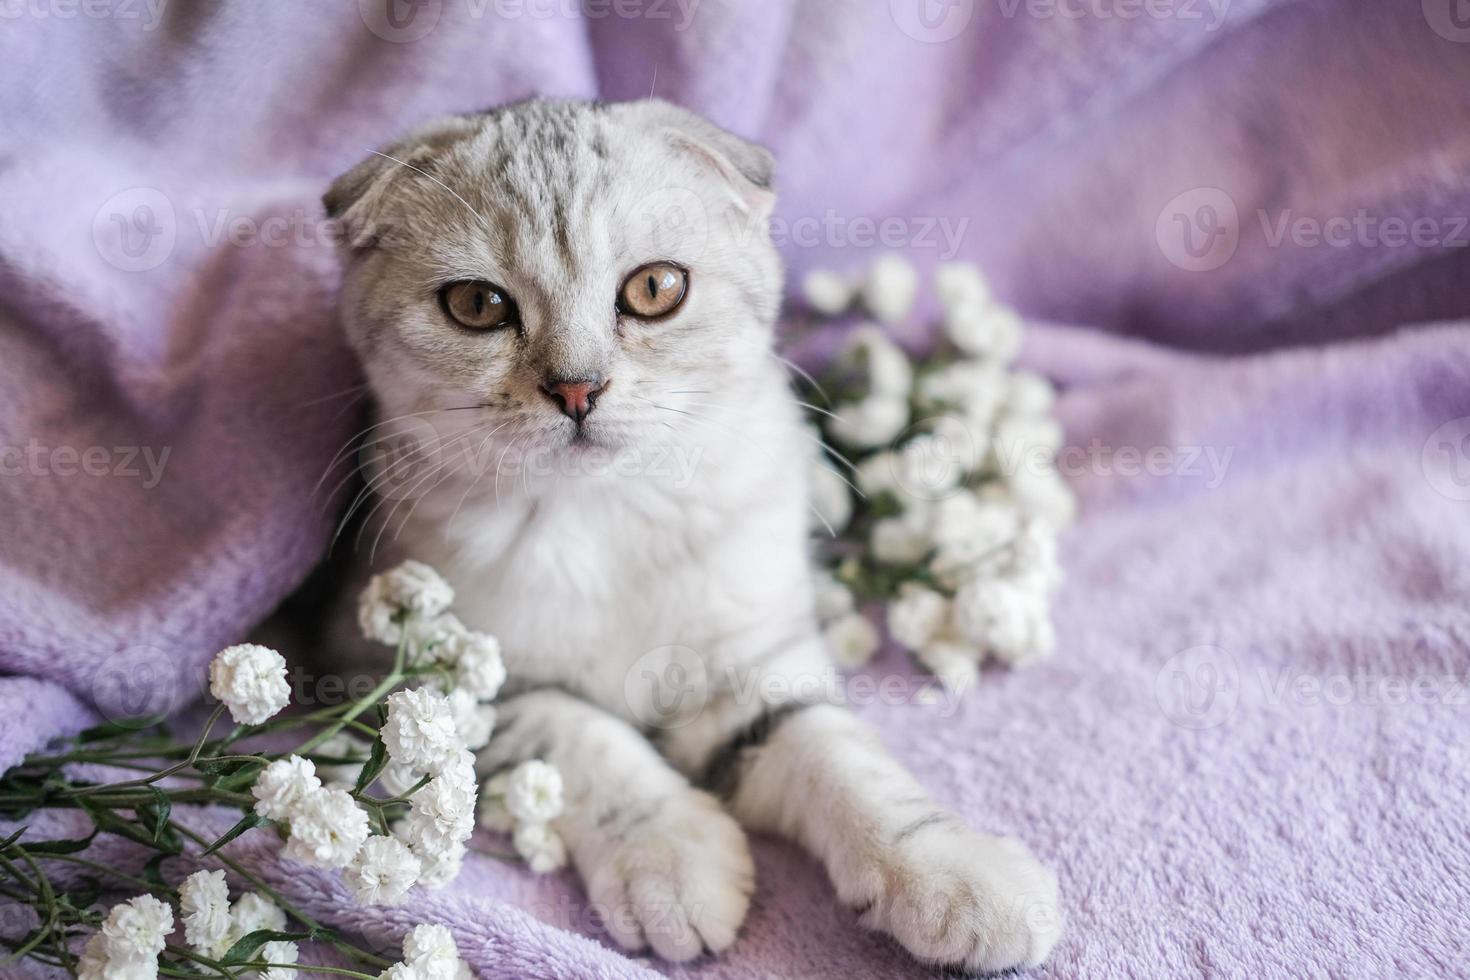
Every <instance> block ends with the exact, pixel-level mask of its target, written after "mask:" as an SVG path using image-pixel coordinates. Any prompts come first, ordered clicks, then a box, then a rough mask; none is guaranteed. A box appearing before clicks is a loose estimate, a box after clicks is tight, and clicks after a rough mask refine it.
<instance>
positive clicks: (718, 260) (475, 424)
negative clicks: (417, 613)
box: [325, 100, 1060, 970]
mask: <svg viewBox="0 0 1470 980" xmlns="http://www.w3.org/2000/svg"><path fill="white" fill-rule="evenodd" d="M772 166H773V164H772V159H771V156H770V154H769V153H768V152H767V151H766V150H764V149H763V148H761V147H759V146H756V145H754V144H751V143H748V142H746V141H744V140H742V139H739V138H737V137H735V136H733V135H731V134H730V133H727V132H725V131H723V130H721V129H719V128H717V127H715V126H713V125H712V124H710V123H708V122H706V121H705V120H703V119H701V118H699V117H698V116H695V115H693V114H692V113H689V112H686V111H684V110H681V109H678V108H676V107H674V106H672V105H669V104H667V103H664V102H660V101H644V102H634V103H626V104H601V103H581V102H553V101H544V100H533V101H528V102H522V103H518V104H515V105H511V106H507V107H504V108H501V109H497V110H493V111H490V112H485V113H480V114H475V115H465V116H455V117H450V118H447V119H441V120H439V121H436V122H433V123H430V124H429V125H427V126H425V127H423V128H421V129H419V130H418V131H416V132H414V133H413V134H412V135H410V136H408V137H406V138H404V139H402V140H400V141H398V142H396V143H394V144H392V145H391V146H389V147H387V148H385V149H384V150H383V151H382V153H376V154H374V155H372V156H370V157H368V158H367V159H366V160H364V161H363V162H362V163H361V164H359V165H358V166H357V167H355V168H354V169H353V170H351V171H350V172H348V173H347V174H346V175H344V176H343V177H341V178H340V179H338V180H337V182H336V183H335V184H334V185H333V186H332V188H331V190H330V191H329V192H328V194H327V195H326V198H325V203H326V206H327V210H328V212H329V213H330V214H331V215H332V216H333V217H334V218H337V219H340V221H341V223H342V226H343V228H344V230H345V232H346V234H347V236H348V239H349V244H348V246H347V247H345V248H344V255H345V266H346V269H345V279H344V284H343V289H342V307H343V314H344V319H345V324H346V327H347V330H348V332H349V335H350V338H351V341H352V343H353V345H354V346H355V348H356V350H357V351H358V352H359V354H360V356H361V358H362V362H363V365H364V367H365V370H366V372H367V376H368V379H369V381H370V384H371V387H372V391H373V392H374V394H375V396H376V402H377V406H378V411H379V418H380V419H381V420H382V423H381V425H380V428H378V429H377V430H375V431H374V433H373V437H374V438H373V441H374V442H376V443H377V444H378V445H385V444H388V443H390V442H392V441H393V440H394V439H396V438H399V437H403V436H405V435H406V436H407V437H408V438H409V439H411V440H412V442H413V443H414V444H415V445H416V446H417V452H418V455H417V456H416V457H414V458H413V459H412V460H411V461H412V462H413V463H415V464H416V465H411V466H407V467H406V469H405V467H403V466H398V465H394V464H388V463H382V462H381V461H380V463H379V464H378V465H374V466H372V467H370V475H369V479H370V486H371V487H372V488H373V489H375V490H378V491H379V494H380V496H379V499H378V500H377V502H376V503H373V504H372V505H371V506H372V509H373V511H374V512H375V516H374V517H373V518H372V519H369V521H368V522H367V523H366V524H365V525H364V530H365V532H366V535H367V536H370V537H371V538H372V539H373V542H374V543H373V547H372V548H371V549H369V548H368V546H367V544H368V540H367V538H365V539H364V540H363V546H362V548H361V549H360V553H361V554H363V555H367V554H368V553H369V551H371V552H372V553H374V555H375V557H376V565H375V567H380V568H381V567H385V566H387V565H388V564H391V563H393V562H396V561H398V560H400V559H401V558H404V557H412V558H417V559H419V560H421V561H425V562H428V563H429V564H431V565H433V566H434V567H435V568H437V569H438V570H439V571H440V572H442V573H443V574H444V575H445V576H446V577H447V578H448V579H449V580H450V582H451V583H452V584H453V585H454V587H455V589H456V592H457V603H456V608H457V610H458V611H459V613H460V614H461V617H462V618H463V619H464V620H465V621H466V622H467V623H468V624H469V625H470V626H471V627H473V628H476V629H482V630H485V631H487V632H491V633H494V634H495V635H496V636H498V637H499V638H500V641H501V644H502V648H503V650H504V653H505V658H506V663H507V667H508V669H509V671H510V676H511V679H512V682H513V684H515V685H516V686H515V687H514V688H513V689H511V690H509V692H508V695H507V696H506V697H505V699H504V701H503V703H502V706H501V710H500V722H499V725H498V728H497V732H496V735H495V738H494V739H493V741H492V742H491V744H490V746H489V748H488V749H486V750H485V753H484V754H483V756H482V762H483V763H484V765H485V767H487V771H490V770H494V769H498V768H501V767H504V766H509V765H513V764H515V763H517V762H520V761H523V760H525V759H529V758H544V759H546V760H548V761H550V762H552V763H554V764H555V765H556V766H558V767H559V768H560V770H561V772H562V774H563V778H564V780H565V787H566V795H567V800H568V805H567V810H566V815H565V816H564V817H562V818H561V819H560V820H559V821H558V822H557V823H556V829H557V830H558V831H559V832H560V833H561V835H562V836H563V837H564V839H565V840H566V842H567V845H568V848H569V851H570V853H571V856H572V859H573V861H574V863H575V865H576V867H577V869H578V870H579V871H580V873H581V875H582V878H583V880H584V881H585V883H586V887H587V891H588V894H589V897H590V899H591V901H592V902H593V903H594V906H595V907H597V908H598V909H599V910H600V911H601V912H602V914H603V918H604V921H605V924H606V927H607V929H608V930H609V931H610V933H611V935H612V937H613V938H614V939H615V940H616V941H617V942H618V943H620V944H621V945H623V946H625V947H626V948H628V949H630V950H636V949H642V948H646V947H650V946H651V947H652V949H653V950H654V951H655V952H656V953H657V954H659V955H660V956H663V957H665V958H668V959H671V960H687V959H690V958H692V957H695V956H697V955H699V954H700V953H701V952H702V951H704V950H710V951H714V952H719V951H721V950H724V949H726V948H727V947H729V946H730V944H731V943H733V942H734V941H735V937H736V933H737V931H738V930H739V928H740V925H741V921H742V920H743V919H744V917H745V914H746V910H747V908H748V906H749V902H750V895H751V891H752V885H753V882H752V878H753V873H754V868H753V865H752V863H751V858H750V854H749V851H748V849H747V844H746V838H745V830H744V829H742V828H745V829H748V830H754V831H768V832H773V833H776V834H780V835H782V836H785V837H788V838H790V839H792V840H795V841H797V842H799V843H800V844H801V845H802V846H804V847H805V848H807V849H808V850H810V851H811V852H812V853H813V854H814V855H816V857H817V858H818V859H820V861H821V862H822V864H823V865H824V866H825V867H826V869H827V872H828V874H829V875H830V877H831V879H832V882H833V885H834V886H835V888H836V892H837V898H838V900H839V901H841V902H842V903H844V904H845V905H847V906H849V907H851V908H853V909H857V910H859V912H860V914H861V917H862V921H863V923H864V924H865V925H867V926H870V927H872V928H876V929H881V930H883V931H885V932H887V933H890V934H891V935H893V936H894V937H895V938H897V939H898V941H899V942H901V943H902V944H903V945H904V946H905V947H907V948H908V949H909V950H910V951H911V952H912V953H913V954H914V955H915V956H916V957H918V958H919V959H921V960H923V961H925V962H928V963H936V964H946V965H954V966H959V967H964V968H969V969H984V970H998V969H1004V968H1007V967H1012V966H1017V965H1029V964H1035V963H1038V962H1040V961H1041V960H1042V959H1043V958H1044V957H1045V956H1046V955H1047V954H1048V952H1049V951H1050V950H1051V947H1052V946H1053V944H1054V943H1055V942H1056V940H1057V937H1058V935H1059V934H1060V925H1059V917H1058V914H1057V897H1056V880H1055V878H1054V876H1053V875H1052V874H1051V873H1050V872H1049V871H1047V870H1046V869H1045V868H1043V867H1042V866H1041V865H1040V864H1038V863H1037V862H1036V861H1035V860H1034V859H1033V858H1032V857H1031V855H1030V854H1029V853H1028V852H1027V850H1026V848H1025V847H1024V846H1022V845H1021V844H1020V843H1018V842H1016V841H1014V840H1006V839H998V838H994V837H987V836H983V835H980V834H977V833H975V832H973V831H971V830H970V829H968V828H967V827H966V826H965V825H964V824H963V823H962V822H961V820H960V819H959V818H958V817H956V816H955V815H953V814H951V813H949V812H947V811H945V810H944V809H943V808H942V807H940V806H938V805H937V804H936V803H935V802H934V801H933V800H931V799H930V798H929V796H928V794H926V793H925V792H924V790H923V788H922V787H921V786H920V785H919V784H918V783H917V782H916V781H915V780H914V778H913V777H912V776H910V775H909V774H908V773H907V772H905V771H904V769H903V768H902V767H900V766H899V765H898V764H897V763H896V762H895V761H894V760H893V759H891V758H890V757H889V756H888V755H887V754H886V753H885V751H884V750H883V747H882V745H881V743H880V741H879V739H878V738H877V737H876V736H875V735H874V733H873V732H871V731H870V730H869V729H868V728H866V727H865V726H864V725H863V724H862V723H860V722H859V721H858V720H857V719H856V718H855V717H853V716H852V715H851V714H849V713H848V712H847V711H845V710H842V709H841V708H838V707H835V706H832V705H828V704H823V703H821V701H820V694H821V692H822V691H823V690H826V688H825V687H824V685H823V683H822V679H823V678H825V677H827V676H828V675H829V674H830V672H831V671H832V670H833V667H832V665H831V663H830V661H829V657H828V655H827V653H826V651H825V650H824V649H823V645H822V640H821V636H820V633H819V631H818V628H817V625H816V621H815V615H814V610H813V601H814V600H813V585H812V567H811V563H810V560H809V557H808V553H807V528H808V508H807V488H806V485H805V481H804V476H803V474H804V472H805V466H804V465H803V464H804V461H805V460H806V458H807V457H808V455H809V454H810V453H811V452H812V451H813V450H812V442H811V437H810V436H809V435H808V433H807V432H806V430H805V429H804V427H803V422H802V416H801V413H800V411H799V409H798V406H797V405H796V403H795V401H794V398H793V396H792V394H791V393H790V391H789V388H788V384H787V378H786V375H785V372H784V369H783V367H782V366H781V364H780V363H779V361H778V359H777V358H776V357H775V356H774V354H773V353H772V349H771V348H772V339H773V329H774V324H775V321H776V317H777V313H778V307H779V304H780V299H781V286H782V270H781V264H780V261H779V259H778V257H777V254H776V252H775V250H774V248H773V247H772V246H771V244H770V242H769V240H768V237H767V236H766V235H765V234H764V229H765V227H766V220H767V218H768V216H769V214H770V211H771V208H772V206H773V204H774V201H775V194H774V192H773V191H772V180H771V178H772ZM398 462H399V463H401V462H402V460H401V459H400V460H399V461H398ZM405 472H406V474H407V475H406V476H405ZM390 526H391V528H392V531H391V533H383V532H385V531H387V530H388V529H389V528H390Z"/></svg>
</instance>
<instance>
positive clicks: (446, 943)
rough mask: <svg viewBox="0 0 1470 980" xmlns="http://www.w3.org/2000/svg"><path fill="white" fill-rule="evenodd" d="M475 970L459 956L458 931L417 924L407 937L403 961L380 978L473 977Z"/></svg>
mask: <svg viewBox="0 0 1470 980" xmlns="http://www.w3.org/2000/svg"><path fill="white" fill-rule="evenodd" d="M471 976H473V974H471V973H470V968H469V966H468V964H466V963H465V962H464V960H462V959H460V958H459V947H458V946H456V945H455V942H454V935H453V934H452V933H451V932H450V931H449V930H448V929H446V928H445V927H444V926H441V925H421V926H414V927H413V929H412V930H410V931H409V934H408V935H407V936H405V937H404V939H403V962H402V963H395V964H393V965H392V966H390V967H388V969H386V970H384V971H383V972H382V974H381V975H380V980H470V977H471Z"/></svg>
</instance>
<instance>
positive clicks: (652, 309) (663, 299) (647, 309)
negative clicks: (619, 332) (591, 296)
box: [618, 262, 689, 320]
mask: <svg viewBox="0 0 1470 980" xmlns="http://www.w3.org/2000/svg"><path fill="white" fill-rule="evenodd" d="M688 291H689V273H687V272H685V271H684V270H683V269H681V268H679V267H678V266H677V265H674V263H672V262H650V263H649V264H648V265H645V266H640V267H639V268H637V269H634V270H633V274H632V275H631V276H629V277H628V278H627V279H625V280H623V288H622V289H619V290H618V312H620V313H626V314H627V315H628V316H635V317H638V318H639V319H642V320H656V319H658V318H659V317H662V316H668V315H669V314H670V313H672V312H674V310H676V309H678V308H679V304H680V303H682V302H684V295H685V294H686V293H687V292H688Z"/></svg>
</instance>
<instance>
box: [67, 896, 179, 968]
mask: <svg viewBox="0 0 1470 980" xmlns="http://www.w3.org/2000/svg"><path fill="white" fill-rule="evenodd" d="M173 931H174V911H173V909H171V908H169V906H168V905H167V904H166V903H164V902H160V901H159V900H158V899H156V898H154V897H153V896H152V895H139V896H138V897H137V898H133V899H129V900H128V901H126V902H124V903H122V904H121V905H114V906H113V907H112V910H111V911H110V912H108V913H107V918H106V919H105V920H104V921H103V923H102V928H101V929H100V930H98V931H97V932H96V933H94V934H93V935H92V938H90V939H88V940H87V944H86V946H85V947H83V949H82V956H81V960H80V961H79V962H78V963H77V976H78V977H80V978H81V980H104V978H105V980H152V978H153V977H156V976H158V954H159V953H161V952H163V947H164V945H165V944H166V943H167V942H168V936H169V933H171V932H173Z"/></svg>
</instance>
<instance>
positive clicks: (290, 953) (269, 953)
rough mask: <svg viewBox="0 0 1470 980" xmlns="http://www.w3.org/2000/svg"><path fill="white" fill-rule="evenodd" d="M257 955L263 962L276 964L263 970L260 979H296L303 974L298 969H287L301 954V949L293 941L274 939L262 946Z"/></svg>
mask: <svg viewBox="0 0 1470 980" xmlns="http://www.w3.org/2000/svg"><path fill="white" fill-rule="evenodd" d="M256 956H257V957H258V958H259V959H260V961H261V962H262V963H272V964H275V965H274V966H270V967H267V968H266V969H264V970H261V971H260V974H259V980H294V978H295V977H298V976H302V975H303V974H300V973H298V972H297V971H296V970H291V969H286V967H289V966H290V965H292V964H294V963H295V962H296V961H297V959H299V958H300V956H301V951H300V949H298V948H297V946H296V944H295V943H293V942H289V941H287V940H281V939H277V940H272V941H271V942H268V943H266V944H265V945H264V946H262V947H260V951H259V952H258V953H257V954H256Z"/></svg>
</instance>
